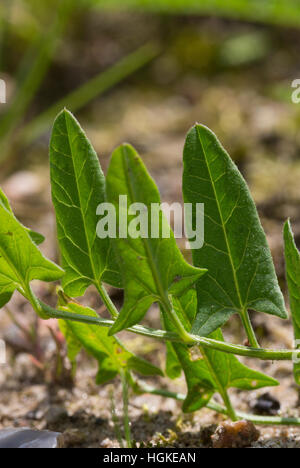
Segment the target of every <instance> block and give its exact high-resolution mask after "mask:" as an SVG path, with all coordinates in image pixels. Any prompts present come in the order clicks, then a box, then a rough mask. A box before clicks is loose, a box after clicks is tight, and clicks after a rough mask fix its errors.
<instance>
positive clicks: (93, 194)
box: [50, 110, 121, 296]
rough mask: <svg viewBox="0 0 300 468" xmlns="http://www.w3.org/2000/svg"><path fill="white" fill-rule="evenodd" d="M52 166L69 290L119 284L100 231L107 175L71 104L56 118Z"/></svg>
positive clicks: (106, 241) (78, 293)
mask: <svg viewBox="0 0 300 468" xmlns="http://www.w3.org/2000/svg"><path fill="white" fill-rule="evenodd" d="M50 166H51V187H52V200H53V204H54V208H55V213H56V222H57V232H58V240H59V246H60V250H61V255H62V264H63V267H64V269H65V271H66V275H65V276H64V278H63V282H62V283H63V288H64V290H65V292H66V293H67V294H68V295H70V296H81V295H82V294H84V292H85V290H86V288H87V287H88V286H90V285H91V284H94V285H96V286H97V285H99V283H100V282H101V281H105V282H107V283H110V284H112V285H114V286H117V287H120V286H121V279H120V275H119V272H118V267H117V263H116V261H115V258H114V255H113V252H112V248H111V244H110V240H109V238H106V239H100V238H99V237H97V233H96V227H97V222H98V219H99V217H98V216H97V214H96V210H97V207H98V205H99V204H100V203H103V202H104V201H105V178H104V175H103V172H102V170H101V167H100V163H99V160H98V157H97V154H96V153H95V151H94V149H93V147H92V146H91V144H90V142H89V140H88V139H87V137H86V135H85V133H84V132H83V130H82V129H81V127H80V125H79V123H78V122H77V120H76V119H75V118H74V117H73V115H72V114H71V113H70V112H68V111H66V110H64V111H63V112H62V113H61V114H59V116H58V117H57V118H56V120H55V123H54V127H53V131H52V137H51V143H50Z"/></svg>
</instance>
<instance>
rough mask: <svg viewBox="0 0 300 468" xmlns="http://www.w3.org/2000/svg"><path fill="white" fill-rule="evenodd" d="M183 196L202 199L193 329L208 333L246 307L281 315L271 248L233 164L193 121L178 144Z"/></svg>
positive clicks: (187, 199) (195, 253) (209, 134)
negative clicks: (202, 271)
mask: <svg viewBox="0 0 300 468" xmlns="http://www.w3.org/2000/svg"><path fill="white" fill-rule="evenodd" d="M183 161H184V174H183V194H184V201H185V202H189V203H192V204H194V205H195V204H196V203H204V211H205V226H204V228H205V229H204V237H205V241H204V245H203V247H202V248H200V249H198V250H196V249H194V250H193V259H194V265H196V266H198V267H205V268H207V269H208V273H207V274H206V275H205V276H204V277H203V278H201V280H200V281H199V282H198V283H197V292H198V314H197V318H196V321H195V323H194V326H193V332H194V333H196V334H199V335H208V334H210V333H211V332H213V331H214V330H216V329H217V328H218V327H220V326H221V325H223V324H224V323H225V322H226V321H227V320H228V318H229V316H230V315H231V314H234V313H238V314H240V316H241V317H242V319H243V318H244V319H245V315H246V314H247V309H254V310H256V311H259V312H265V313H268V314H273V315H277V316H278V317H281V318H287V314H286V310H285V306H284V300H283V296H282V293H281V291H280V288H279V286H278V281H277V278H276V274H275V270H274V265H273V261H272V257H271V253H270V250H269V247H268V244H267V241H266V237H265V234H264V231H263V229H262V226H261V224H260V221H259V218H258V214H257V211H256V208H255V205H254V202H253V200H252V198H251V195H250V192H249V190H248V188H247V185H246V182H245V180H244V179H243V177H242V175H241V174H240V172H239V171H238V169H237V167H236V166H235V164H234V163H233V161H232V160H231V158H230V157H229V156H228V154H227V153H226V151H225V150H224V149H223V148H222V146H221V145H220V143H219V141H218V140H217V138H216V136H215V135H214V134H213V132H211V131H210V130H209V129H208V128H206V127H204V126H202V125H196V126H195V127H193V128H192V129H191V131H190V132H189V134H188V136H187V139H186V144H185V148H184V156H183Z"/></svg>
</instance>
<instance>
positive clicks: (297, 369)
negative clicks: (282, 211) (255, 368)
mask: <svg viewBox="0 0 300 468" xmlns="http://www.w3.org/2000/svg"><path fill="white" fill-rule="evenodd" d="M283 237H284V257H285V269H286V279H287V285H288V290H289V299H290V308H291V314H292V320H293V326H294V336H295V340H299V342H298V347H299V344H300V254H299V251H298V249H297V247H296V244H295V241H294V235H293V232H292V228H291V225H290V222H289V221H286V223H285V225H284V230H283ZM294 376H295V381H296V383H297V384H298V385H300V363H299V362H295V363H294Z"/></svg>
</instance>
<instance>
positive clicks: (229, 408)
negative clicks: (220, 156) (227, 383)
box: [199, 346, 237, 421]
mask: <svg viewBox="0 0 300 468" xmlns="http://www.w3.org/2000/svg"><path fill="white" fill-rule="evenodd" d="M199 349H200V351H201V354H202V357H203V359H204V361H205V362H206V365H207V367H208V369H209V371H210V373H211V375H213V377H214V380H215V382H216V385H217V390H218V392H219V393H220V395H221V397H222V400H223V401H224V405H225V406H226V409H227V414H228V416H229V417H230V419H231V420H232V421H237V416H236V414H235V411H234V408H233V406H232V404H231V401H230V398H229V395H228V393H227V390H226V388H225V387H224V386H223V385H222V383H221V382H220V380H219V376H218V375H217V373H216V372H215V369H214V366H213V365H212V364H211V362H210V358H209V356H208V355H207V353H206V352H205V348H204V347H203V346H199Z"/></svg>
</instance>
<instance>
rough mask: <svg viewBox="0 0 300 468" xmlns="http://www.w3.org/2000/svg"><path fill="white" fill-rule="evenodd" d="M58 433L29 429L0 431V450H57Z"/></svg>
mask: <svg viewBox="0 0 300 468" xmlns="http://www.w3.org/2000/svg"><path fill="white" fill-rule="evenodd" d="M59 436H60V433H59V432H50V431H35V430H33V429H30V428H29V427H22V428H18V429H16V428H8V429H2V430H1V431H0V448H59Z"/></svg>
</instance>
